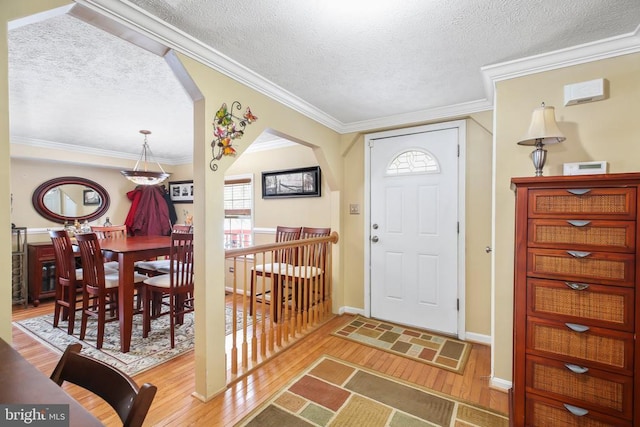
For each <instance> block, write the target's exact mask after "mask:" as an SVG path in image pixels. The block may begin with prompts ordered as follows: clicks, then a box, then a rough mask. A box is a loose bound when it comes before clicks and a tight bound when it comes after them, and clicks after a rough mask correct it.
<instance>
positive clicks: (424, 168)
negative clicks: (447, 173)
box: [387, 150, 440, 175]
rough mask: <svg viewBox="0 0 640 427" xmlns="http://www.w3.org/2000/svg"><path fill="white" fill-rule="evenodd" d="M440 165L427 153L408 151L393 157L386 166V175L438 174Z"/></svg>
mask: <svg viewBox="0 0 640 427" xmlns="http://www.w3.org/2000/svg"><path fill="white" fill-rule="evenodd" d="M439 172H440V165H439V163H438V161H437V160H436V158H435V156H433V155H432V154H431V153H429V152H428V151H422V150H408V151H403V152H402V153H400V154H398V155H397V156H395V157H394V158H393V159H392V160H391V161H390V162H389V165H388V166H387V175H404V174H410V173H439Z"/></svg>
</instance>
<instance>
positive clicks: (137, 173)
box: [120, 130, 171, 185]
mask: <svg viewBox="0 0 640 427" xmlns="http://www.w3.org/2000/svg"><path fill="white" fill-rule="evenodd" d="M140 133H141V134H143V135H144V143H143V144H142V152H141V153H140V158H139V159H138V161H137V162H136V165H135V166H134V167H133V169H132V170H123V171H120V173H121V174H122V175H123V176H124V177H125V178H127V179H128V180H129V181H131V182H133V183H134V184H136V185H157V184H160V183H161V182H163V181H164V180H165V179H167V178H169V176H170V175H171V174H170V173H167V172H165V171H164V169H162V166H160V163H158V162H155V164H156V165H157V166H158V169H159V171H151V170H149V168H148V166H149V162H150V161H151V160H152V156H153V154H152V153H151V149H150V148H149V143H148V142H147V135H149V134H151V131H148V130H141V131H140Z"/></svg>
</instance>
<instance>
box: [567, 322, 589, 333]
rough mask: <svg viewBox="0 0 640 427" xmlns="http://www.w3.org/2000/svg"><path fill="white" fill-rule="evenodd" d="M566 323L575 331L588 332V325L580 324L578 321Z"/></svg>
mask: <svg viewBox="0 0 640 427" xmlns="http://www.w3.org/2000/svg"><path fill="white" fill-rule="evenodd" d="M565 325H567V328H569V329H571V330H572V331H574V332H587V331H588V330H589V327H588V326H584V325H578V324H577V323H565Z"/></svg>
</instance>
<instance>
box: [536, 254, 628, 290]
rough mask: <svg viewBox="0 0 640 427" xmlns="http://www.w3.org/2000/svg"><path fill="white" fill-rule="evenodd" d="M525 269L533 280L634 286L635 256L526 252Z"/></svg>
mask: <svg viewBox="0 0 640 427" xmlns="http://www.w3.org/2000/svg"><path fill="white" fill-rule="evenodd" d="M571 253H573V255H572V254H571ZM527 270H528V271H527V275H528V276H533V277H543V278H549V279H561V280H574V281H589V282H596V283H604V284H612V285H620V286H634V284H635V282H634V279H635V255H634V254H621V253H608V252H584V251H564V250H555V249H529V251H528V259H527Z"/></svg>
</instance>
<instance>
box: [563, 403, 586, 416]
mask: <svg viewBox="0 0 640 427" xmlns="http://www.w3.org/2000/svg"><path fill="white" fill-rule="evenodd" d="M564 407H565V408H567V411H569V412H571V413H572V414H573V415H575V416H576V417H584V416H585V415H587V414H588V413H589V411H587V410H586V409H583V408H578V407H577V406H573V405H569V404H567V403H564Z"/></svg>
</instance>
